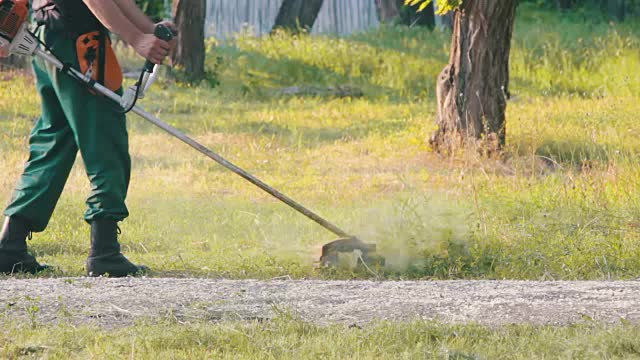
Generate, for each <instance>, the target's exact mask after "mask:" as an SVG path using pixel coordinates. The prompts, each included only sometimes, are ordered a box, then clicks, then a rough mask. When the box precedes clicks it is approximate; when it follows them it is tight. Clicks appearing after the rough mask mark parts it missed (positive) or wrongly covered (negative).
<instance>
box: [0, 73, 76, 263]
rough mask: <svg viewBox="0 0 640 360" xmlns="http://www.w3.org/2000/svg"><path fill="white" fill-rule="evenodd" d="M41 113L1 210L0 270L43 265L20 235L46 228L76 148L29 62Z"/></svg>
mask: <svg viewBox="0 0 640 360" xmlns="http://www.w3.org/2000/svg"><path fill="white" fill-rule="evenodd" d="M34 72H35V75H36V79H37V87H38V92H39V93H40V96H41V99H42V116H41V117H40V118H39V119H38V121H37V122H36V124H35V127H34V129H33V131H32V132H31V136H30V138H29V160H28V162H27V164H26V166H25V169H24V171H23V174H22V176H21V178H20V180H19V182H18V185H17V186H16V189H15V192H14V194H13V197H12V200H11V202H10V204H9V206H8V207H7V209H6V210H5V215H6V219H5V223H4V226H3V228H2V232H1V233H0V272H1V273H14V272H31V273H35V272H38V271H41V270H44V269H45V267H44V266H41V265H40V264H38V263H37V261H36V260H35V258H34V257H33V256H32V255H30V254H28V253H27V244H26V238H27V237H28V236H29V234H30V233H31V232H41V231H44V229H45V228H46V227H47V224H48V223H49V220H50V218H51V214H52V213H53V210H54V208H55V206H56V204H57V202H58V199H59V198H60V194H61V193H62V190H63V188H64V185H65V183H66V181H67V178H68V177H69V172H70V171H71V168H72V166H73V163H74V161H75V158H76V154H77V152H78V148H77V146H76V143H75V140H74V136H73V132H72V131H71V128H70V127H69V123H68V122H67V119H66V118H65V116H64V112H63V110H62V107H61V106H60V103H59V102H58V98H57V96H56V93H55V90H54V88H53V85H52V83H51V80H50V78H49V74H48V73H47V71H46V69H45V68H44V67H43V64H42V63H41V62H38V61H36V62H34Z"/></svg>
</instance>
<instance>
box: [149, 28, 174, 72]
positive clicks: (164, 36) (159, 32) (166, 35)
mask: <svg viewBox="0 0 640 360" xmlns="http://www.w3.org/2000/svg"><path fill="white" fill-rule="evenodd" d="M153 35H155V36H156V37H157V38H158V39H160V40H164V41H166V42H169V41H171V40H173V37H174V36H175V34H174V33H173V31H172V30H171V29H169V28H168V27H166V26H164V25H162V24H158V25H156V29H155V30H154V31H153ZM154 66H155V64H154V63H152V62H151V61H149V60H147V61H146V62H145V63H144V71H146V72H149V73H151V72H153V67H154Z"/></svg>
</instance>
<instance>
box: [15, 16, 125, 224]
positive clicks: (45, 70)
mask: <svg viewBox="0 0 640 360" xmlns="http://www.w3.org/2000/svg"><path fill="white" fill-rule="evenodd" d="M39 36H40V38H41V39H42V40H44V41H45V42H46V43H47V44H48V45H49V46H50V47H51V49H52V51H53V52H54V53H55V54H56V55H57V56H58V57H59V58H60V60H61V61H62V62H64V63H69V64H71V65H72V66H74V67H75V68H76V69H77V68H78V59H77V56H76V45H75V39H72V38H71V37H69V36H67V35H66V34H62V33H57V32H53V31H48V30H47V29H46V28H44V29H42V30H41V31H40V34H39ZM33 70H34V73H35V77H36V80H37V89H38V92H39V93H40V96H41V98H42V115H41V116H40V118H39V119H38V120H37V121H36V124H35V127H34V129H33V131H32V132H31V136H30V138H29V160H28V162H27V163H26V166H25V169H24V172H23V174H22V177H21V178H20V180H19V182H18V184H17V186H16V189H15V192H14V194H13V196H12V199H11V202H10V204H9V206H8V207H7V209H6V211H5V215H6V216H18V217H21V218H23V219H25V220H26V221H28V222H29V224H30V226H31V230H32V231H34V232H40V231H44V229H45V228H46V227H47V224H48V223H49V220H50V218H51V215H52V213H53V210H54V208H55V206H56V204H57V202H58V199H59V197H60V194H61V193H62V190H63V188H64V185H65V183H66V181H67V178H68V177H69V172H70V171H71V168H72V166H73V163H74V161H75V159H76V155H77V153H78V150H80V155H81V156H82V160H83V162H84V165H85V169H86V172H87V175H88V177H89V181H90V182H91V193H90V195H89V197H88V199H87V201H86V204H87V208H88V209H87V211H86V213H85V220H87V221H88V222H90V221H92V220H94V219H109V220H115V221H121V220H123V219H125V218H126V217H127V216H128V215H129V212H128V210H127V207H126V205H125V198H126V196H127V189H128V187H129V178H130V175H131V158H130V156H129V139H128V133H127V127H126V119H125V116H124V115H123V114H121V113H118V111H117V109H118V107H117V106H116V105H115V104H114V103H113V102H112V101H111V100H108V99H106V98H104V97H101V96H97V95H93V94H91V93H90V92H89V91H88V89H87V88H86V86H84V85H82V84H80V83H78V82H77V81H76V80H74V79H72V78H71V77H69V76H68V75H66V74H62V73H61V72H60V71H58V70H56V69H55V68H54V67H53V66H52V65H50V64H46V63H45V62H44V61H42V60H40V59H35V60H34V61H33Z"/></svg>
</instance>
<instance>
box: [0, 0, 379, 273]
mask: <svg viewBox="0 0 640 360" xmlns="http://www.w3.org/2000/svg"><path fill="white" fill-rule="evenodd" d="M27 16H28V1H27V0H0V49H5V50H8V52H9V54H11V55H18V56H27V57H31V56H35V57H38V58H40V59H42V60H44V61H45V62H47V63H49V64H52V65H54V66H55V67H56V68H57V69H59V70H60V71H61V72H62V73H64V74H66V75H68V76H71V77H72V78H74V79H76V80H77V81H79V82H80V83H82V84H84V85H85V86H87V88H88V90H93V91H94V92H96V93H99V94H101V95H103V96H105V97H107V98H109V99H111V100H113V101H114V102H115V104H116V105H117V106H120V107H121V108H122V109H124V110H125V111H127V112H128V111H131V112H133V113H135V114H137V115H139V116H140V117H142V118H143V119H145V120H147V121H149V122H150V123H152V124H154V125H155V126H157V127H159V128H160V129H162V130H164V131H165V132H167V133H168V134H170V135H171V136H173V137H175V138H177V139H179V140H181V141H182V142H184V143H185V144H187V145H189V146H191V147H192V148H194V149H196V150H197V151H198V152H200V153H202V154H203V155H205V156H207V157H209V158H210V159H212V160H214V161H216V162H217V163H219V164H220V165H222V166H224V167H225V168H227V169H229V170H231V171H232V172H234V173H235V174H237V175H239V176H241V177H242V178H244V179H245V180H247V181H249V182H250V183H252V184H254V185H255V186H257V187H259V188H260V189H262V190H263V191H265V192H267V193H268V194H269V195H271V196H273V197H275V198H276V199H278V200H280V201H282V202H283V203H285V204H287V205H288V206H290V207H291V208H293V209H294V210H296V211H298V212H299V213H301V214H303V215H304V216H306V217H308V218H309V219H311V220H313V221H315V222H316V223H317V224H319V225H320V226H322V227H324V228H325V229H327V230H329V231H330V232H332V233H334V234H335V235H337V236H339V237H340V239H338V240H336V241H333V242H331V243H328V244H326V245H324V246H323V247H322V256H321V257H320V263H321V264H322V265H325V266H331V265H335V264H336V263H337V261H338V254H339V253H347V252H356V251H357V252H359V261H360V262H361V263H364V264H365V265H380V264H383V263H384V259H383V258H382V257H380V256H376V255H375V251H376V246H375V245H374V244H367V243H364V242H363V241H361V240H360V239H358V238H357V237H355V236H352V235H350V234H349V233H347V232H346V231H344V230H342V229H340V228H339V227H337V226H336V225H334V224H333V223H331V222H329V221H327V220H326V219H324V218H322V217H321V216H320V215H318V214H316V213H315V212H313V211H311V210H309V209H307V208H306V207H304V206H302V205H301V204H300V203H298V202H296V201H294V200H293V199H291V198H290V197H288V196H286V195H284V194H283V193H281V192H280V191H278V190H276V189H274V188H273V187H271V186H269V185H267V184H266V183H264V182H263V181H262V180H260V179H258V178H256V177H255V176H253V175H251V174H250V173H248V172H246V171H244V170H243V169H241V168H239V167H238V166H236V165H234V164H233V163H231V162H229V161H228V160H226V159H225V158H223V157H222V156H220V155H218V154H216V153H215V152H213V151H211V150H210V149H208V148H207V147H205V146H204V145H202V144H200V143H198V142H197V141H195V140H193V139H192V138H190V137H189V136H187V135H186V134H184V133H183V132H181V131H179V130H178V129H175V128H173V127H172V126H170V125H168V124H166V123H164V122H162V121H161V120H160V119H158V118H157V117H155V116H153V115H151V114H149V113H148V112H146V111H144V110H143V109H142V108H141V107H139V106H137V105H136V102H137V100H138V99H141V98H142V97H143V96H144V94H145V93H146V91H147V90H148V89H149V87H150V86H151V83H153V81H154V80H155V78H156V76H157V74H158V71H157V69H156V68H157V65H154V64H151V63H149V62H147V63H146V64H145V66H144V68H143V70H142V73H141V75H140V79H139V80H138V82H137V83H136V84H135V85H134V86H132V87H130V88H129V89H127V91H125V93H124V95H122V96H120V95H118V94H116V93H114V92H113V91H111V90H109V89H107V88H106V87H104V86H103V85H101V84H100V83H97V82H95V81H93V80H92V79H91V77H89V76H87V75H85V74H83V73H81V72H80V71H79V70H77V69H74V68H73V67H71V66H69V65H68V64H64V63H62V62H61V61H60V60H59V59H58V57H56V56H55V54H54V53H53V52H52V51H50V50H48V49H47V48H46V46H45V45H44V44H42V43H41V42H40V40H39V39H38V38H37V37H36V36H35V35H34V34H33V33H32V32H31V31H30V30H29V29H28V26H27ZM155 35H156V36H157V37H159V38H161V39H163V40H166V41H169V40H171V39H172V38H173V34H172V32H171V31H170V30H169V29H167V28H166V27H164V26H162V25H158V26H157V27H156V31H155Z"/></svg>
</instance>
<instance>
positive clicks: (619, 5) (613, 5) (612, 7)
mask: <svg viewBox="0 0 640 360" xmlns="http://www.w3.org/2000/svg"><path fill="white" fill-rule="evenodd" d="M607 5H608V8H609V17H610V18H611V20H615V21H620V22H622V21H624V16H625V1H624V0H609V1H608V4H607Z"/></svg>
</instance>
